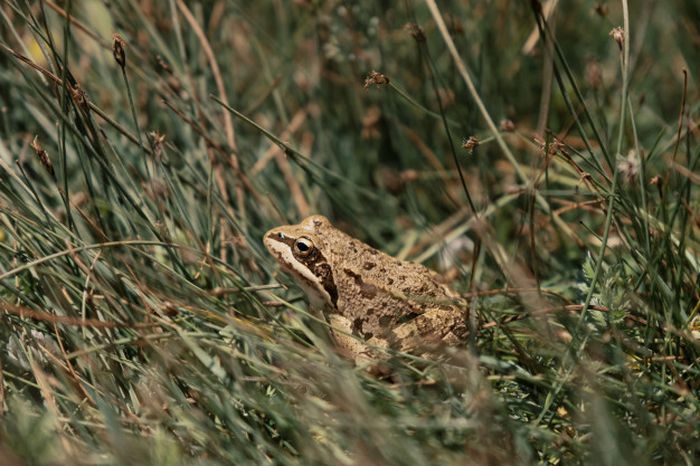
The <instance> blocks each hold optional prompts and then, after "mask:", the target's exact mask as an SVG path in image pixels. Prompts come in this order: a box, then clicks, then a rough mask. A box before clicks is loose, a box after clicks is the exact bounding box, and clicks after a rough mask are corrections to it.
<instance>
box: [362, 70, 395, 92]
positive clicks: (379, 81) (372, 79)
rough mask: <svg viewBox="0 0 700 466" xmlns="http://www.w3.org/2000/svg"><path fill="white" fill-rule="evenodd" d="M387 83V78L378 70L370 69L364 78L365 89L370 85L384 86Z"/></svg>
mask: <svg viewBox="0 0 700 466" xmlns="http://www.w3.org/2000/svg"><path fill="white" fill-rule="evenodd" d="M387 84H389V78H387V77H386V76H384V75H383V74H382V73H380V72H379V71H372V72H370V73H369V75H367V77H366V78H365V84H364V87H365V89H368V88H369V87H370V86H371V85H375V86H385V85H387Z"/></svg>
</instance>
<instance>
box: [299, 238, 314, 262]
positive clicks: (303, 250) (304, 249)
mask: <svg viewBox="0 0 700 466" xmlns="http://www.w3.org/2000/svg"><path fill="white" fill-rule="evenodd" d="M313 250H314V242H313V241H311V240H310V239H309V238H306V237H304V236H302V237H300V238H297V240H296V241H294V254H297V255H299V256H301V257H306V256H308V255H309V254H311V251H313Z"/></svg>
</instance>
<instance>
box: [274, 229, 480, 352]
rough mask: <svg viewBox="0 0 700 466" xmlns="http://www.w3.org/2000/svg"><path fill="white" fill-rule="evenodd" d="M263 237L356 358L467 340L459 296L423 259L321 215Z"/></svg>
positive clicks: (337, 340)
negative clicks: (387, 248) (397, 252)
mask: <svg viewBox="0 0 700 466" xmlns="http://www.w3.org/2000/svg"><path fill="white" fill-rule="evenodd" d="M263 242H264V244H265V246H266V247H267V249H268V250H269V251H270V253H271V254H272V255H273V256H274V257H275V259H277V261H278V262H279V263H280V264H281V265H282V268H283V269H284V270H285V271H286V272H288V273H289V274H291V275H292V276H293V277H294V278H295V279H296V281H297V282H298V283H299V285H300V286H301V287H302V288H303V289H304V291H305V292H306V295H307V296H308V299H309V304H310V307H311V309H312V310H315V311H319V312H321V313H322V314H323V316H325V318H326V319H327V321H328V322H329V323H330V325H331V333H332V335H333V338H334V340H335V341H336V343H337V345H338V346H339V347H340V349H341V350H343V351H344V352H345V353H346V354H347V355H348V356H350V357H351V358H352V359H354V360H356V361H357V360H358V359H366V358H371V357H373V356H374V354H373V352H372V351H371V349H370V348H371V347H372V346H375V347H384V348H392V349H396V350H398V351H407V352H412V353H415V354H421V355H423V354H427V353H426V352H429V351H431V350H434V349H437V348H439V347H442V346H445V345H449V346H455V345H461V344H465V343H466V340H467V333H468V329H467V325H466V320H465V313H464V311H463V309H464V304H463V302H461V301H460V300H459V295H457V294H456V293H455V292H454V291H452V290H451V289H449V288H448V287H447V286H445V285H444V284H442V283H440V282H439V281H438V280H437V279H436V274H435V273H434V272H433V271H431V270H429V269H427V268H426V267H424V266H422V265H420V264H417V263H415V262H408V261H402V260H399V259H396V258H394V257H392V256H390V255H388V254H385V253H383V252H381V251H378V250H377V249H374V248H372V247H371V246H368V245H367V244H365V243H363V242H362V241H359V240H357V239H355V238H353V237H351V236H349V235H347V234H345V233H343V232H342V231H340V230H338V229H337V228H335V227H334V226H333V224H331V222H330V221H329V220H328V219H327V218H325V217H323V216H320V215H313V216H310V217H307V218H305V219H304V220H303V221H302V222H301V223H299V224H298V225H285V226H280V227H277V228H273V229H272V230H270V231H268V232H267V233H265V236H264V238H263Z"/></svg>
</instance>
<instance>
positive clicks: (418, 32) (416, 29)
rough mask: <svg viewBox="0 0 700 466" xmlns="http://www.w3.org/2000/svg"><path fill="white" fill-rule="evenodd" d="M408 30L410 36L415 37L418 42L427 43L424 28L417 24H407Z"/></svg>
mask: <svg viewBox="0 0 700 466" xmlns="http://www.w3.org/2000/svg"><path fill="white" fill-rule="evenodd" d="M405 28H406V30H407V31H408V33H409V34H411V35H412V36H413V38H414V39H415V40H416V42H425V34H424V33H423V28H422V27H420V26H418V24H416V23H406V26H405Z"/></svg>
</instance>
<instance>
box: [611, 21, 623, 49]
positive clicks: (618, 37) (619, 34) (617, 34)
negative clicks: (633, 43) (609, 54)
mask: <svg viewBox="0 0 700 466" xmlns="http://www.w3.org/2000/svg"><path fill="white" fill-rule="evenodd" d="M610 37H612V38H613V39H614V40H615V42H617V46H618V47H620V50H622V46H623V45H625V30H624V29H622V28H621V27H620V26H618V27H615V28H612V30H611V31H610Z"/></svg>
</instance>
